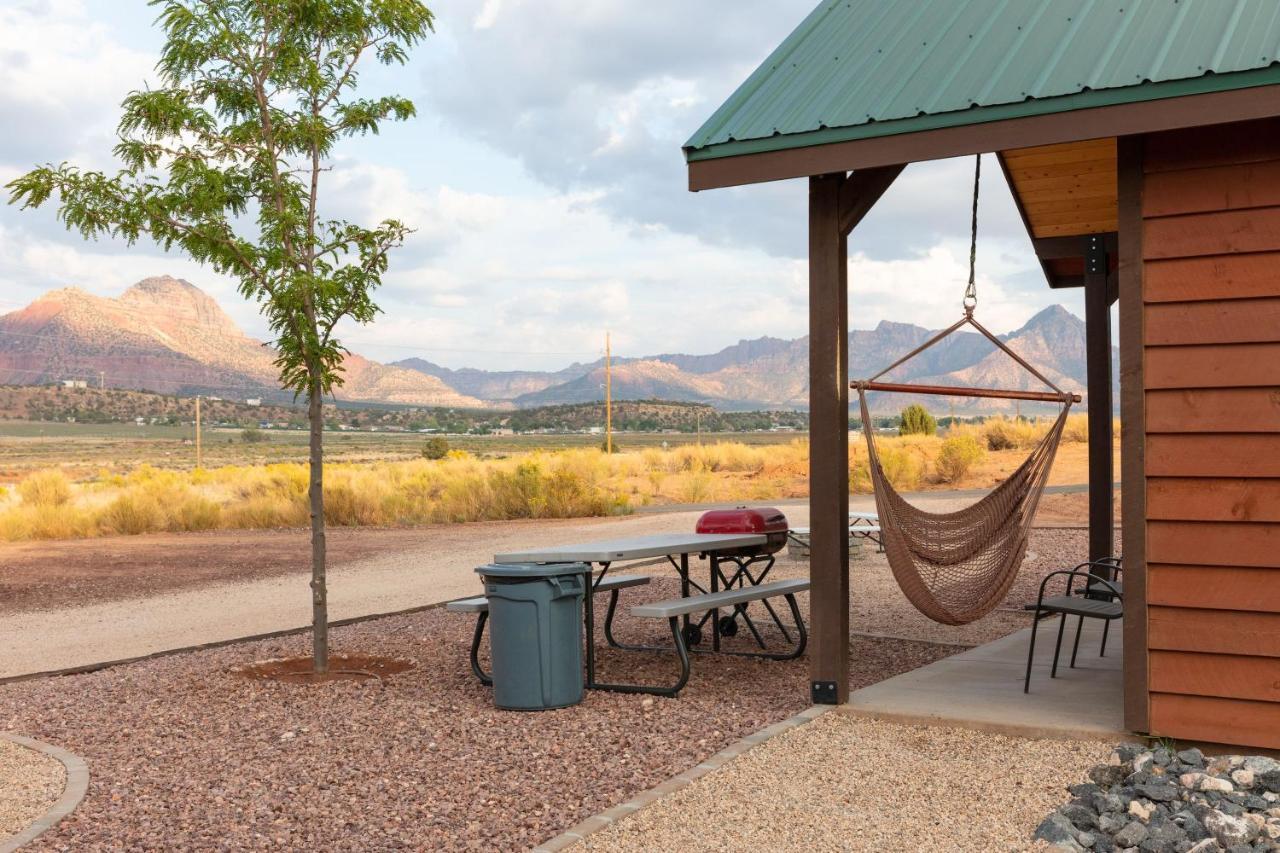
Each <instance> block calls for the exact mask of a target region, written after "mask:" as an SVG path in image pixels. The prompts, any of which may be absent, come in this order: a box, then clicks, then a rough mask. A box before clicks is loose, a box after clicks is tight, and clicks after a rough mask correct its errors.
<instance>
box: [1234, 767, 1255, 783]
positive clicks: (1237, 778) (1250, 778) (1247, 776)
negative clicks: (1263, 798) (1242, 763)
mask: <svg viewBox="0 0 1280 853" xmlns="http://www.w3.org/2000/svg"><path fill="white" fill-rule="evenodd" d="M1231 781H1232V782H1235V783H1236V785H1238V786H1239V787H1241V788H1252V787H1253V782H1254V774H1253V771H1252V770H1249V769H1248V768H1246V767H1241V768H1240V769H1239V770H1232V771H1231Z"/></svg>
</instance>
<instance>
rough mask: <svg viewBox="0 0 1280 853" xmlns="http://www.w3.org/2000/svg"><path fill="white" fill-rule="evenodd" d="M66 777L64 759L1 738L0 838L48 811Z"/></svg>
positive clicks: (12, 833) (16, 831) (27, 824)
mask: <svg viewBox="0 0 1280 853" xmlns="http://www.w3.org/2000/svg"><path fill="white" fill-rule="evenodd" d="M66 778H67V771H66V769H65V768H64V767H63V766H62V762H61V761H58V760H57V759H56V758H52V757H50V756H48V755H45V754H44V753H42V752H36V751H35V750H34V749H28V748H27V747H25V746H21V745H19V744H16V743H14V742H13V741H9V740H5V739H3V738H0V841H3V840H4V839H5V838H7V837H8V836H10V835H16V834H17V833H19V832H21V831H22V830H24V829H26V828H27V827H28V826H30V825H31V824H32V823H34V822H35V821H36V819H37V818H39V817H40V815H42V814H44V813H45V812H46V811H48V810H49V807H50V806H52V805H53V804H54V803H55V802H57V800H58V797H60V796H62V786H63V785H64V784H65V782H66Z"/></svg>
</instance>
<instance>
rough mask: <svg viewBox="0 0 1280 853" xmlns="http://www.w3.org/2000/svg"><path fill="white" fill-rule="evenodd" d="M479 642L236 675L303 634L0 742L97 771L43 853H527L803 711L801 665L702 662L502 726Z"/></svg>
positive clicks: (32, 718)
mask: <svg viewBox="0 0 1280 853" xmlns="http://www.w3.org/2000/svg"><path fill="white" fill-rule="evenodd" d="M642 592H643V593H644V597H647V598H654V599H656V598H658V597H665V596H670V595H672V594H675V593H676V585H675V583H674V582H673V581H670V580H665V579H663V580H659V581H657V582H655V583H654V584H653V585H651V587H649V588H646V589H644V590H643V591H642ZM471 625H472V622H471V620H470V619H468V618H465V617H462V616H460V615H457V614H450V613H446V612H444V611H442V610H431V611H426V612H423V613H418V614H413V615H411V616H401V617H391V618H386V619H380V620H373V621H369V622H364V623H360V624H358V625H354V626H350V627H346V628H340V629H337V630H335V631H334V645H335V651H340V652H363V653H369V654H378V655H386V656H389V657H397V658H408V659H411V660H413V661H415V662H416V663H417V668H416V669H414V670H412V671H410V672H406V673H403V674H400V675H397V676H395V677H393V678H392V679H390V680H389V681H388V682H387V683H386V684H385V686H379V685H377V684H370V683H364V684H359V683H352V682H337V683H330V684H324V685H317V686H308V687H300V686H297V685H282V684H275V683H261V682H255V681H250V680H246V679H243V678H237V677H235V676H233V675H231V674H230V673H229V672H228V669H229V668H230V667H232V666H235V665H239V664H245V663H249V662H252V661H256V660H262V659H265V658H270V657H278V656H285V655H292V654H302V653H305V651H306V649H307V638H306V637H305V636H299V637H290V638H286V639H281V640H273V641H260V642H253V643H243V644H237V645H234V646H229V647H225V648H220V649H213V650H206V651H201V652H195V653H188V654H182V655H174V656H171V657H165V658H159V659H155V660H151V661H146V662H143V663H138V664H131V665H128V666H121V667H115V668H112V669H108V670H104V671H101V672H97V673H92V674H87V675H80V676H72V677H64V678H56V679H42V680H39V681H27V682H17V683H13V684H9V685H5V686H3V687H0V727H3V728H6V729H11V730H14V731H20V732H23V733H25V734H29V735H31V736H33V737H38V738H40V739H42V740H46V741H48V742H51V743H56V744H59V745H62V746H64V747H66V748H68V749H70V750H72V751H74V752H76V753H77V754H79V755H81V756H83V757H84V758H85V759H86V760H87V761H88V763H89V766H90V767H91V768H92V779H91V781H90V786H89V792H88V795H87V797H86V799H85V800H84V802H83V803H82V804H81V806H80V807H79V808H78V809H77V810H76V811H75V813H73V814H72V815H71V816H70V817H69V818H67V819H66V820H64V821H63V822H62V823H61V824H59V825H58V826H57V827H56V828H55V829H54V830H52V831H51V832H50V833H48V834H46V835H45V836H42V837H41V838H40V839H39V840H38V842H37V843H36V844H35V845H34V849H38V850H52V849H75V850H105V849H121V848H129V849H156V848H162V847H163V848H167V849H193V848H208V847H215V846H216V847H219V848H227V849H250V848H254V849H258V848H264V847H268V846H279V847H283V848H291V849H303V848H305V849H342V850H356V849H379V850H386V849H395V848H397V847H411V848H415V849H448V850H456V849H486V850H489V849H499V850H514V849H520V848H523V847H530V846H533V845H535V844H537V843H540V842H542V841H544V840H546V839H547V838H549V837H551V836H553V835H555V834H557V833H558V832H560V831H563V830H564V829H565V828H566V827H569V826H572V825H573V824H575V823H577V822H579V821H581V820H583V819H584V818H586V817H588V816H590V815H592V814H595V813H597V812H599V811H602V810H603V809H605V808H608V807H609V806H611V805H613V804H615V803H617V802H620V801H622V800H624V799H626V798H627V797H629V796H632V795H634V794H635V793H637V792H639V791H641V790H644V789H647V788H649V787H652V786H653V785H655V784H657V783H658V782H661V781H663V780H665V779H668V778H670V777H671V776H673V775H675V774H677V773H679V772H681V771H683V770H685V769H687V768H689V767H691V766H693V765H695V764H697V763H698V762H699V761H701V760H703V759H704V758H706V757H707V756H709V755H711V754H713V753H715V752H717V751H719V750H720V749H723V748H724V747H725V746H727V745H728V744H730V743H732V742H733V741H735V740H737V739H738V738H740V737H742V736H744V735H746V734H748V733H750V732H753V731H756V730H759V729H760V728H762V727H764V726H766V725H769V724H771V723H773V722H777V721H779V720H782V719H785V718H787V717H789V716H791V715H793V714H795V713H797V712H798V711H800V710H802V709H803V708H804V707H805V706H806V704H807V701H806V700H807V684H808V661H807V660H806V659H804V658H802V659H800V660H797V661H789V662H775V661H760V660H752V659H743V658H732V657H721V658H717V659H712V658H708V657H703V656H698V657H697V658H696V659H695V662H694V670H693V678H692V680H691V682H690V684H689V686H688V688H687V689H686V690H685V691H684V692H683V693H682V694H681V697H680V698H679V699H677V700H665V699H651V698H647V697H641V696H634V695H620V694H608V693H599V692H593V693H589V694H588V696H587V698H586V701H584V702H583V703H582V704H581V705H579V706H576V707H573V708H569V709H564V710H560V711H552V712H546V713H540V714H519V713H511V712H502V711H497V710H495V709H494V708H493V706H492V704H491V700H490V692H489V690H488V689H487V688H484V687H481V686H480V685H479V684H478V683H477V682H476V681H475V679H474V678H473V677H472V675H471V673H470V671H469V668H468V665H467V649H468V647H469V643H470V633H471ZM619 627H620V628H623V627H624V626H622V625H621V623H620V626H619ZM620 633H622V634H624V635H625V636H629V637H631V638H636V637H637V635H638V634H640V633H643V632H642V630H641V629H638V628H637V626H636V625H635V624H631V625H627V626H625V631H620ZM652 637H653V639H657V637H658V634H657V631H656V629H654V633H653V635H652ZM743 639H744V638H743V637H742V636H740V637H738V638H735V642H738V641H743ZM953 651H954V649H953V648H950V647H944V646H937V645H930V644H926V643H911V642H903V641H886V640H875V639H870V638H863V637H855V638H853V640H852V643H851V657H852V661H853V663H852V666H851V671H850V675H851V679H852V682H853V684H854V685H855V686H861V685H865V684H870V683H873V682H875V681H878V680H880V679H883V678H887V677H890V676H892V675H894V674H897V673H899V672H904V671H907V670H910V669H914V668H916V667H919V666H922V665H924V664H926V663H929V662H932V661H934V660H937V659H938V658H941V657H945V656H946V655H947V654H949V653H951V652H953ZM673 664H674V660H673V656H671V655H650V654H638V653H630V652H628V653H606V654H604V655H603V656H602V661H601V675H602V677H605V678H610V679H614V678H616V679H631V680H638V681H646V680H649V681H652V682H662V681H668V682H669V681H670V679H671V678H672V677H673V676H674V674H675V667H674V666H673Z"/></svg>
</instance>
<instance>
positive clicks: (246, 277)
mask: <svg viewBox="0 0 1280 853" xmlns="http://www.w3.org/2000/svg"><path fill="white" fill-rule="evenodd" d="M151 5H152V6H155V7H157V8H158V10H159V17H158V18H157V23H158V24H159V25H160V26H161V27H162V28H163V30H164V33H165V36H166V41H165V46H164V50H163V52H162V53H161V57H160V62H159V64H158V65H157V71H158V73H159V77H160V86H159V88H155V89H151V88H148V89H145V90H143V91H139V92H134V93H132V94H130V95H129V96H128V97H127V98H125V100H124V103H123V105H122V107H123V117H122V118H121V120H120V127H119V143H118V144H117V145H116V147H115V154H116V156H117V157H118V158H119V159H120V160H121V162H122V164H123V169H122V170H121V171H119V172H117V173H116V174H114V175H108V174H105V173H102V172H95V171H85V170H81V169H78V168H75V167H74V166H71V165H68V164H66V163H63V164H62V165H60V166H53V165H46V166H44V167H42V168H37V169H35V170H34V171H32V172H30V173H28V174H26V175H23V176H22V177H19V178H17V179H16V180H14V181H12V182H11V183H10V184H8V189H9V190H10V193H11V195H10V199H9V201H10V203H11V204H14V203H18V204H21V205H22V207H24V208H28V207H39V206H41V205H42V204H44V203H45V202H46V201H48V200H49V199H50V198H52V197H54V196H57V198H58V203H59V206H58V217H59V218H60V219H61V220H62V221H63V222H64V223H65V224H66V226H67V227H68V228H69V229H74V230H76V231H79V232H80V233H81V234H82V235H84V236H85V237H86V238H97V237H99V236H103V235H106V236H111V237H115V238H119V239H122V240H124V241H126V242H127V243H129V244H133V243H134V242H136V241H137V240H139V239H140V238H142V237H144V236H146V237H150V238H151V239H152V240H154V241H155V242H156V243H157V244H159V245H160V246H161V247H163V248H164V249H166V250H169V249H171V248H175V247H176V248H178V249H180V250H182V251H183V252H185V253H186V254H187V255H189V256H190V257H191V258H193V259H194V260H196V261H197V262H200V263H202V264H207V265H208V266H210V267H212V268H213V269H214V270H216V271H217V272H220V273H224V274H227V275H230V276H232V277H234V278H235V279H236V280H237V281H238V282H239V289H240V292H241V293H242V294H243V295H244V296H245V297H246V298H248V299H252V300H255V301H257V302H258V303H260V304H261V306H262V310H263V312H264V314H265V315H266V318H267V321H268V323H269V324H270V327H271V330H272V332H273V334H274V335H275V346H276V349H277V351H278V353H279V356H278V358H277V359H276V365H277V367H278V368H279V370H280V382H281V384H282V386H283V387H285V388H287V389H290V390H292V391H293V392H294V394H295V395H297V396H298V397H303V398H305V399H306V401H307V409H308V420H309V423H310V430H311V435H310V470H311V477H310V484H309V490H308V492H309V499H310V513H311V571H312V578H311V591H312V615H313V624H314V664H315V670H316V671H317V672H320V673H323V672H326V671H327V670H328V613H327V604H326V598H327V595H326V583H325V536H324V455H323V447H322V442H323V436H324V432H323V428H324V423H323V419H322V407H321V406H322V401H323V399H324V396H325V395H326V394H329V393H331V391H332V390H333V388H334V387H335V386H338V385H341V384H342V361H343V357H344V355H345V354H346V353H347V350H346V349H345V348H344V347H343V345H342V343H341V342H340V341H339V340H338V338H337V337H336V335H335V331H336V327H337V325H338V323H339V322H340V321H342V320H343V319H350V320H353V321H355V322H357V323H368V322H370V321H371V320H372V319H373V318H374V316H375V315H376V314H377V312H378V308H377V306H376V305H375V304H374V302H373V300H372V292H373V290H374V289H375V288H376V287H377V286H378V285H379V284H380V283H381V279H382V275H383V273H385V272H386V270H387V256H388V253H389V252H390V251H391V250H392V249H394V248H396V247H398V246H400V245H401V243H402V242H403V240H404V238H405V235H406V234H408V233H409V229H408V228H407V227H406V226H405V225H404V224H402V223H400V222H397V221H394V220H387V221H385V222H382V223H381V224H379V225H377V226H375V227H372V228H368V227H362V226H360V225H357V224H354V223H351V222H347V221H344V220H335V219H323V218H321V215H320V204H319V202H320V184H321V179H322V177H323V176H324V175H325V173H326V172H328V171H329V170H330V168H331V167H330V166H329V165H328V164H329V162H330V161H331V158H332V156H333V151H334V148H335V146H336V145H337V144H338V142H340V141H341V140H343V139H346V138H348V137H351V136H354V135H357V134H359V135H364V134H368V133H377V132H378V128H379V126H380V125H381V124H382V122H384V121H400V120H405V119H408V118H409V117H411V116H412V115H414V107H413V104H412V103H411V102H410V101H408V100H406V99H405V98H402V97H398V96H385V97H380V98H373V99H370V98H361V97H357V95H356V88H357V83H358V82H359V75H360V68H361V66H362V63H363V61H365V60H367V59H373V60H376V61H378V62H381V63H383V64H387V65H393V64H403V63H404V62H405V60H406V58H407V51H408V49H409V48H410V47H412V46H413V45H415V44H416V43H418V42H419V41H420V40H422V39H423V38H425V37H426V36H427V35H428V34H429V33H430V32H431V31H432V23H433V20H432V13H431V11H430V10H429V9H428V8H427V7H426V6H424V5H423V4H422V3H420V2H418V0H151Z"/></svg>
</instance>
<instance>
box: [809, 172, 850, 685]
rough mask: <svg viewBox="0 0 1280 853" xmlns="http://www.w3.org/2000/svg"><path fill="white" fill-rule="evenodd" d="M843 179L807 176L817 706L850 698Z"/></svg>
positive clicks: (812, 613) (812, 606)
mask: <svg viewBox="0 0 1280 853" xmlns="http://www.w3.org/2000/svg"><path fill="white" fill-rule="evenodd" d="M844 183H845V176H844V175H843V174H830V175H815V176H813V177H811V178H810V179H809V512H810V518H809V526H810V529H811V532H812V540H811V544H810V556H809V577H810V579H811V581H812V588H811V591H810V596H809V602H810V604H809V610H810V614H809V619H810V622H811V624H812V632H811V634H810V637H811V641H810V652H809V673H810V681H811V695H812V699H813V701H814V702H815V703H819V704H838V703H843V702H845V701H847V700H848V698H849V377H848V372H849V368H848V353H847V352H846V348H847V347H848V341H849V301H848V300H849V296H848V263H847V261H848V239H847V237H846V236H845V234H846V232H845V230H844V229H843V228H842V223H841V217H840V208H841V205H840V190H841V188H842V187H843V185H844Z"/></svg>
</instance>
